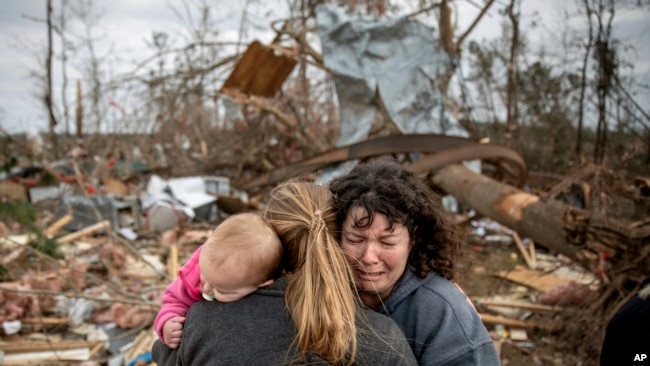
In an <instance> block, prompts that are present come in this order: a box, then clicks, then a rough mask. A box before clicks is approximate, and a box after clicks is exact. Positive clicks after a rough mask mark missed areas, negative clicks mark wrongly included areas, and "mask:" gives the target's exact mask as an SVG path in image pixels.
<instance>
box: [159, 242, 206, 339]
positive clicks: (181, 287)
mask: <svg viewBox="0 0 650 366" xmlns="http://www.w3.org/2000/svg"><path fill="white" fill-rule="evenodd" d="M202 248H203V246H200V247H199V248H198V249H196V251H194V254H192V257H190V259H189V260H188V261H187V262H186V263H185V264H184V265H183V266H182V267H181V268H180V269H179V270H178V277H177V278H176V279H175V280H174V282H172V283H171V284H170V285H169V286H167V288H166V289H165V292H163V295H162V306H161V307H160V310H159V311H158V315H156V320H155V321H154V323H153V324H154V329H155V330H156V333H157V334H158V338H160V340H161V341H162V342H163V343H165V340H164V339H163V332H162V330H163V325H165V323H166V322H167V321H168V320H169V319H171V318H173V317H175V316H183V317H184V316H185V315H187V312H188V310H189V309H190V306H192V304H194V303H195V302H197V301H199V300H201V299H202V298H203V296H202V292H201V270H200V268H199V254H201V249H202Z"/></svg>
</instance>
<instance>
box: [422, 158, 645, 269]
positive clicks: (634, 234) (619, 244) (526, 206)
mask: <svg viewBox="0 0 650 366" xmlns="http://www.w3.org/2000/svg"><path fill="white" fill-rule="evenodd" d="M431 179H432V182H433V183H434V184H435V185H437V186H438V187H440V188H441V189H443V190H444V191H445V192H447V193H449V194H451V195H452V196H454V197H456V198H457V199H458V200H459V201H460V202H462V203H464V204H467V205H468V206H470V207H472V208H473V209H474V210H476V212H478V213H480V214H481V215H484V216H487V217H490V218H492V219H494V220H496V221H497V222H499V223H501V224H503V225H505V226H507V227H509V228H511V229H513V230H515V231H517V232H518V233H519V234H521V235H524V236H527V237H529V238H531V239H532V240H534V241H535V242H536V243H538V244H540V245H542V246H544V247H546V248H548V249H550V250H552V251H555V252H557V253H561V254H563V255H565V256H567V257H569V258H571V259H573V260H574V261H577V262H579V263H580V264H582V265H583V266H585V267H586V268H592V269H593V268H594V267H595V265H596V263H597V262H598V260H599V256H598V254H599V253H607V254H608V256H609V257H618V256H623V257H628V256H629V255H632V256H635V257H636V258H637V259H640V258H639V257H647V256H648V255H649V254H650V253H648V252H650V246H648V245H647V244H648V243H649V241H650V227H649V226H648V225H646V226H643V227H632V226H631V225H626V224H625V223H622V222H620V221H617V220H614V219H611V218H609V217H607V215H606V213H597V212H595V211H585V210H581V209H578V208H575V207H572V206H569V205H566V204H563V203H561V202H558V201H543V200H542V199H541V198H540V197H539V196H536V195H533V194H530V193H527V192H524V191H522V190H519V189H517V188H515V187H512V186H510V185H507V184H504V183H501V182H497V181H494V180H492V179H491V178H489V177H487V176H484V175H481V174H477V173H474V172H472V171H471V170H469V169H467V168H465V167H464V166H461V165H448V166H446V167H444V168H442V169H440V170H438V171H437V172H435V174H434V175H433V176H432V177H431ZM628 259H629V257H628Z"/></svg>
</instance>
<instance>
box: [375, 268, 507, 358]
mask: <svg viewBox="0 0 650 366" xmlns="http://www.w3.org/2000/svg"><path fill="white" fill-rule="evenodd" d="M379 312H381V313H383V314H387V315H388V316H390V317H391V318H392V319H393V320H395V322H396V323H397V324H398V325H399V327H400V328H401V329H402V331H403V332H404V334H405V335H406V338H407V340H408V342H409V344H410V345H411V348H412V349H413V353H414V354H415V358H416V359H417V360H418V363H419V364H420V365H426V366H434V365H435V366H452V365H453V366H470V365H472V366H475V365H478V366H498V365H501V362H500V361H499V356H498V354H497V352H496V348H495V347H494V343H493V341H492V338H490V335H489V334H488V332H487V329H486V328H485V325H483V322H482V321H481V318H480V317H479V315H478V312H477V311H476V309H475V308H474V306H473V305H472V304H471V303H470V302H469V299H468V298H467V296H466V295H465V294H464V293H463V292H462V291H460V290H459V288H458V287H456V285H454V284H453V283H452V282H451V281H449V280H447V279H445V278H443V277H441V276H439V275H437V274H436V273H429V274H428V275H427V276H426V277H425V278H420V277H418V276H416V275H415V273H414V272H413V271H412V270H411V269H407V270H406V271H405V273H404V275H403V276H402V278H401V279H400V281H398V283H397V284H396V285H395V288H393V292H391V294H390V295H389V296H388V298H387V299H386V301H385V302H384V306H383V308H381V309H379Z"/></svg>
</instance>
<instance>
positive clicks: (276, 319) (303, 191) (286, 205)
mask: <svg viewBox="0 0 650 366" xmlns="http://www.w3.org/2000/svg"><path fill="white" fill-rule="evenodd" d="M263 216H264V218H265V219H266V220H267V221H268V223H269V224H270V225H271V227H273V228H274V230H275V231H276V233H277V234H278V237H279V238H280V241H281V242H282V247H283V254H282V258H281V263H280V267H281V268H280V271H279V273H281V274H282V275H281V276H280V277H279V278H277V279H276V280H275V281H274V282H273V283H272V284H271V285H270V286H268V287H264V288H261V289H259V290H257V291H256V292H254V293H253V294H251V295H248V296H246V297H244V298H243V299H241V300H239V301H236V302H231V303H220V302H216V301H215V302H198V303H196V304H194V305H192V307H191V308H190V311H189V313H188V314H187V318H186V323H185V324H186V325H185V333H184V334H183V338H182V341H181V344H180V347H179V348H177V349H175V350H171V349H169V348H167V347H166V346H165V345H164V344H162V343H161V342H156V344H155V345H154V349H153V359H154V361H155V362H156V363H157V364H158V365H160V366H165V365H189V364H193V365H194V364H196V365H199V364H200V365H217V364H219V365H224V364H228V365H231V364H236V365H337V366H338V365H341V366H343V365H373V366H374V365H391V366H392V365H415V364H417V363H416V361H415V358H414V356H413V353H412V351H411V349H410V347H409V345H408V343H407V342H406V339H405V338H404V336H403V334H402V333H401V331H400V329H399V328H398V327H397V325H396V324H395V323H394V322H393V321H392V320H391V319H390V318H388V317H386V316H384V315H382V314H379V313H377V312H375V311H372V310H368V309H364V308H363V307H362V303H361V301H360V299H359V296H358V294H357V293H356V290H355V284H354V277H353V274H352V272H351V270H350V266H349V265H348V264H347V261H346V259H345V257H344V255H343V252H342V251H341V247H340V245H339V244H338V242H337V241H336V239H335V238H336V237H335V235H334V233H335V230H336V217H335V213H334V212H333V210H332V194H331V193H330V191H329V189H327V188H326V187H322V186H319V185H317V184H313V183H305V182H299V181H289V182H286V183H283V184H281V185H280V186H278V187H276V188H275V189H274V190H273V191H272V192H271V193H270V195H269V198H268V201H267V204H266V208H265V210H264V213H263Z"/></svg>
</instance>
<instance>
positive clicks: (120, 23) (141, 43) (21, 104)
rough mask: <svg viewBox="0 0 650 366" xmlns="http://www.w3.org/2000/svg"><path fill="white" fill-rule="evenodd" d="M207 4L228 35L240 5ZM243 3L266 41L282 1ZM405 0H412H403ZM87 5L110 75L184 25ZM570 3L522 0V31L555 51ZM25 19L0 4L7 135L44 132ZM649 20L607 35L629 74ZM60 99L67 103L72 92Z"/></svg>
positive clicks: (30, 12) (148, 1)
mask: <svg viewBox="0 0 650 366" xmlns="http://www.w3.org/2000/svg"><path fill="white" fill-rule="evenodd" d="M70 1H73V2H74V1H75V0H70ZM190 2H191V1H190ZM52 3H53V6H54V7H55V8H57V9H58V7H59V6H60V0H53V1H52ZM214 3H215V4H219V5H218V15H217V16H216V18H215V20H216V22H217V24H218V25H219V29H220V32H221V35H222V37H223V38H224V39H230V40H234V39H236V38H237V32H238V29H239V22H240V19H241V4H240V3H243V2H240V1H235V2H233V1H215V2H214ZM249 3H250V4H251V5H250V7H249V16H250V17H251V18H252V19H249V22H251V23H252V24H253V25H254V26H253V27H250V28H248V31H249V37H248V39H247V40H248V41H250V40H252V39H253V38H255V39H260V40H261V41H262V42H268V41H270V39H271V37H272V36H273V34H272V33H271V32H269V31H268V30H269V22H270V21H271V20H275V19H281V18H282V14H286V7H287V1H286V0H272V1H259V0H258V1H255V0H250V1H249ZM405 3H407V4H408V3H414V4H415V3H417V2H415V1H414V0H413V1H410V0H409V1H405ZM92 4H93V8H94V9H95V10H96V11H97V12H98V13H99V14H100V16H99V17H98V19H97V20H96V22H94V23H93V28H92V29H93V37H94V38H95V39H97V42H96V44H97V54H98V55H99V56H100V57H102V56H107V57H108V58H109V60H110V61H109V63H108V65H109V70H110V71H109V72H110V73H111V74H113V75H116V74H120V73H123V72H126V71H129V70H131V69H132V67H133V65H134V64H135V62H137V61H141V60H143V59H144V58H145V57H147V56H149V55H151V54H152V51H151V50H150V49H149V48H148V46H147V45H146V42H145V41H146V40H149V39H151V34H152V32H153V31H165V32H167V33H169V34H170V35H171V36H172V39H176V40H177V45H180V44H181V43H179V42H180V40H181V37H182V36H183V35H184V34H186V32H187V29H188V28H187V24H186V23H184V22H183V20H182V19H180V18H179V16H178V15H177V14H175V13H174V12H173V11H172V9H171V6H174V7H176V8H178V9H179V10H180V11H183V8H182V6H181V4H182V1H180V0H168V1H166V2H163V1H160V0H112V1H110V2H108V1H106V2H98V1H93V2H92ZM458 4H459V5H458V6H459V7H458V8H457V9H458V10H457V13H458V14H457V21H458V24H459V28H460V29H461V30H462V29H465V28H466V27H467V25H468V24H469V22H470V21H471V19H473V17H474V15H475V14H476V12H477V9H476V8H474V7H473V6H471V5H469V4H468V3H467V2H464V1H460V2H458ZM170 5H171V6H170ZM571 6H575V4H574V2H572V1H566V0H523V2H522V13H523V23H522V24H523V25H524V30H525V31H527V28H526V24H529V23H530V21H532V20H533V19H539V20H541V22H542V26H541V27H538V28H536V29H535V31H534V32H528V31H527V34H528V37H529V39H530V41H531V42H532V43H533V44H534V45H541V44H543V45H544V47H545V49H546V51H547V52H549V53H553V52H557V50H558V49H559V47H557V45H558V44H559V43H560V42H561V41H562V40H561V38H560V35H561V34H562V30H563V29H569V28H570V27H575V28H576V29H584V25H583V24H584V23H583V24H581V22H582V20H578V19H575V20H572V21H571V22H570V23H568V24H567V22H566V21H565V20H564V17H563V16H562V14H563V12H564V11H569V12H571V9H567V7H571ZM495 10H496V9H495ZM492 13H493V14H491V15H490V16H488V17H486V18H485V19H483V21H482V22H481V23H480V26H479V27H478V28H477V29H475V31H474V32H473V33H472V37H473V38H474V39H486V38H487V39H490V38H494V37H496V36H498V34H499V33H500V24H499V22H500V21H501V20H502V17H500V16H499V15H497V14H496V13H495V12H494V11H493V12H492ZM257 14H259V15H257ZM535 14H537V15H535ZM30 18H38V19H45V1H44V0H9V1H2V2H0V47H2V50H3V51H2V52H1V53H0V127H1V128H2V129H4V130H6V131H9V132H11V133H15V132H22V131H25V130H26V129H27V128H28V127H34V128H35V129H37V130H41V131H45V130H46V129H47V118H46V116H45V114H44V112H43V108H42V105H41V104H40V103H39V102H38V101H37V100H36V99H35V97H33V94H34V90H36V88H37V87H36V82H35V80H34V79H33V78H30V77H29V74H30V70H34V69H39V67H38V60H39V58H40V59H41V60H44V58H45V56H44V50H45V46H46V37H47V33H46V26H45V23H44V22H43V21H41V22H39V21H35V20H34V19H30ZM649 20H650V12H648V11H647V10H643V9H636V10H634V11H618V12H617V18H616V22H615V24H614V27H615V36H616V37H618V38H620V39H621V41H623V42H624V43H626V44H628V45H632V46H634V47H635V48H636V50H635V51H634V52H632V51H628V53H626V54H625V57H624V58H625V59H626V60H628V61H629V62H632V63H633V64H634V65H635V71H634V73H635V74H636V75H639V77H641V78H646V80H647V79H648V77H649V76H648V75H650V42H648V41H647V38H648V36H650V21H649ZM70 27H76V28H75V29H76V31H77V34H81V28H79V24H70ZM54 42H55V43H56V42H59V40H58V37H55V38H54ZM56 46H57V47H58V44H56ZM83 61H84V57H76V58H74V59H72V60H71V61H70V62H69V64H68V73H69V78H70V85H71V86H70V95H73V93H74V91H73V89H74V88H72V86H73V83H74V81H75V80H76V78H78V77H79V76H80V75H81V74H80V70H81V69H82V67H83V66H84V65H83ZM53 67H54V73H55V80H54V84H55V85H54V88H55V94H56V93H58V91H59V90H60V80H59V79H60V78H59V77H58V75H60V66H59V65H58V64H56V63H55V65H54V66H53ZM40 69H42V67H40ZM68 99H69V101H70V100H71V99H72V96H71V97H69V98H68ZM646 100H648V99H647V98H646ZM646 105H647V103H646Z"/></svg>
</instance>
